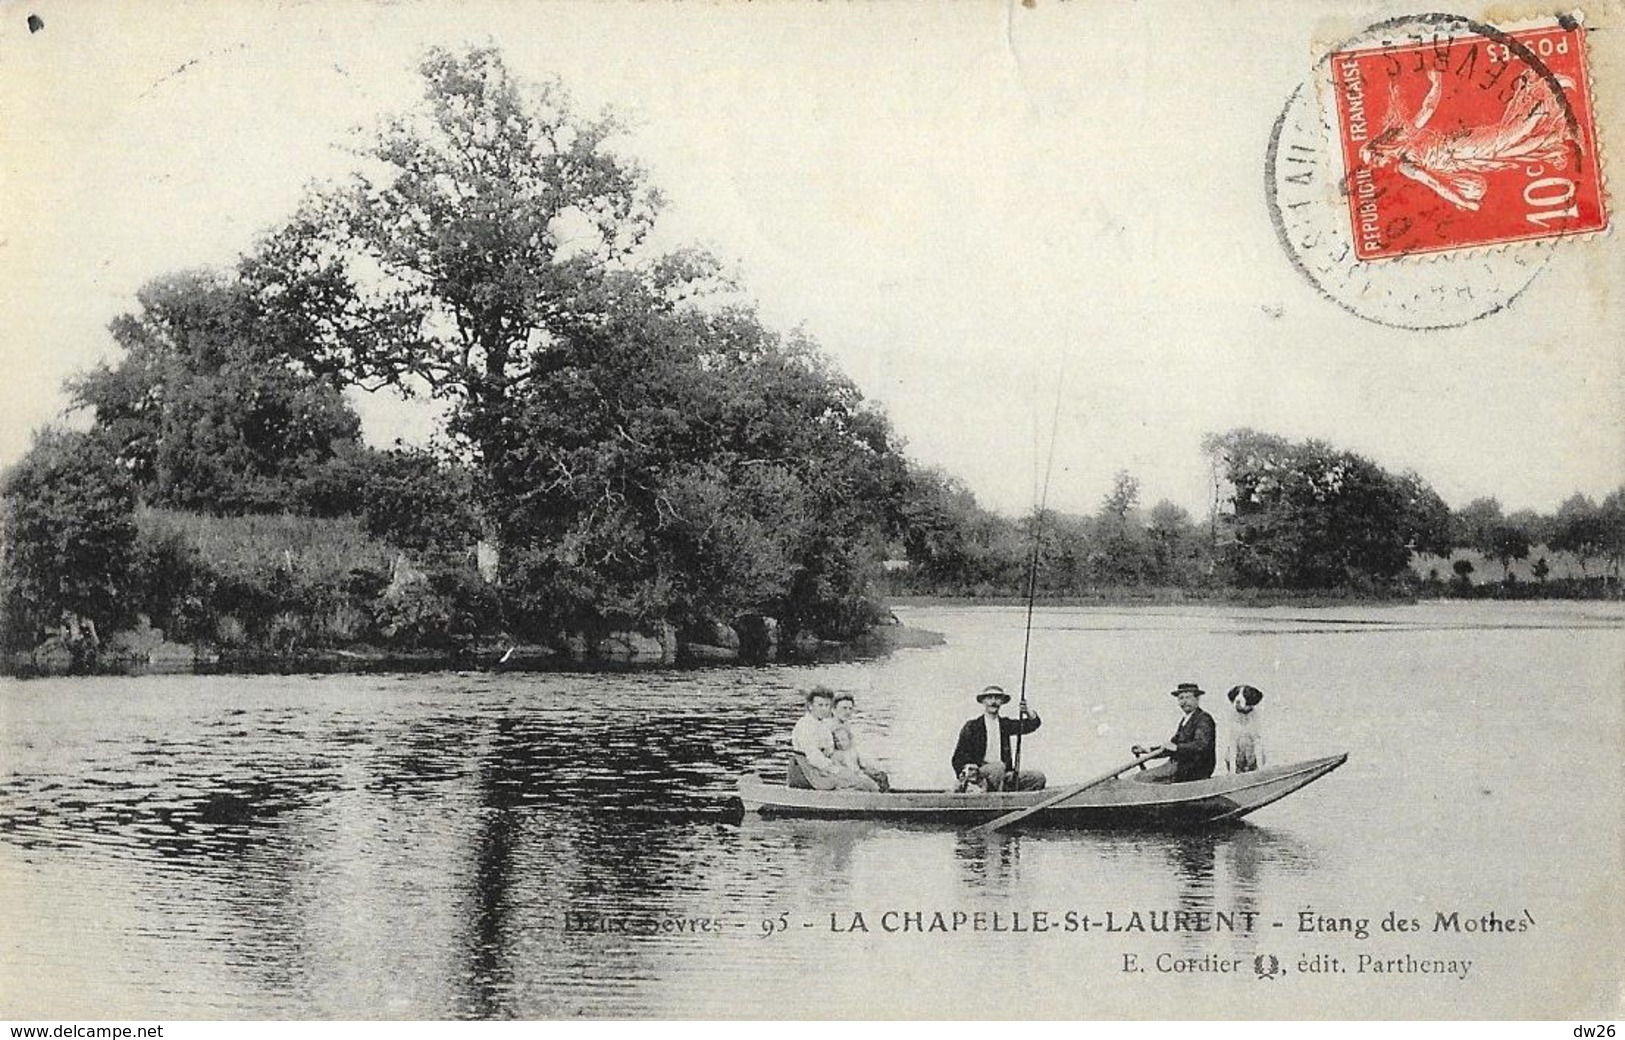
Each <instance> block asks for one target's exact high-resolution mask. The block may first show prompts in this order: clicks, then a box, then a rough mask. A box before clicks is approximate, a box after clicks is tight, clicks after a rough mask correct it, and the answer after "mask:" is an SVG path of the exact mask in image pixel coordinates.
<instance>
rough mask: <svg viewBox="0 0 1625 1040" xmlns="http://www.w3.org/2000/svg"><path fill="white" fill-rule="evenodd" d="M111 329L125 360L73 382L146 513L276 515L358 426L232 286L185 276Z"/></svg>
mask: <svg viewBox="0 0 1625 1040" xmlns="http://www.w3.org/2000/svg"><path fill="white" fill-rule="evenodd" d="M137 301H138V303H139V304H140V306H139V309H138V310H137V311H136V312H135V313H131V314H125V315H122V316H120V317H119V318H116V319H115V320H114V321H113V323H112V325H111V327H110V329H111V332H112V334H113V338H114V340H115V341H116V342H117V343H118V345H119V346H120V347H122V348H123V350H124V353H123V354H122V356H121V357H120V358H119V360H118V362H117V363H116V364H113V365H107V364H103V365H101V366H99V367H97V368H95V369H93V370H92V371H91V372H89V373H87V374H86V375H84V376H81V377H79V378H78V379H76V380H74V381H73V382H72V383H71V384H70V390H71V392H72V394H73V397H74V400H75V402H76V403H77V404H78V405H79V406H80V407H86V408H89V409H91V410H92V411H93V412H94V413H95V419H96V425H97V428H98V430H99V431H101V432H102V433H103V434H104V435H105V436H106V437H107V439H108V440H109V441H110V442H111V444H112V446H113V450H114V452H115V453H116V456H117V458H118V460H119V461H120V463H122V464H123V466H124V467H125V468H126V469H127V470H128V471H129V473H130V475H131V477H132V478H133V479H134V481H135V484H136V487H137V488H138V489H139V490H140V491H141V493H142V494H143V496H144V497H145V498H146V499H147V501H149V502H150V503H152V504H154V505H163V506H171V507H175V508H180V509H192V510H198V511H203V512H214V513H248V512H281V511H283V510H286V509H289V508H290V506H292V505H294V504H296V499H297V498H298V493H297V492H298V489H299V487H300V486H301V485H302V484H303V483H304V482H306V481H307V480H310V479H312V478H313V476H314V474H315V473H316V471H317V470H319V469H320V468H321V467H322V466H324V465H326V464H327V463H328V462H329V461H330V460H331V459H332V458H333V457H334V456H335V454H337V453H338V452H341V451H344V450H353V449H355V448H356V447H357V446H358V445H359V436H360V429H361V423H360V419H359V418H358V417H357V416H356V414H355V412H354V411H353V410H352V409H351V408H350V406H349V405H348V403H346V402H345V400H344V397H343V394H342V393H341V392H340V390H339V389H338V387H337V386H336V385H334V384H333V383H332V382H330V381H329V380H327V379H324V378H322V377H320V376H318V375H316V374H314V373H312V372H311V371H309V370H308V369H307V368H305V367H304V366H303V365H301V364H300V363H299V362H298V360H297V359H296V357H294V356H290V354H289V353H288V352H287V351H286V349H285V348H286V345H285V344H282V343H277V342H275V341H274V340H273V339H272V338H271V337H268V336H266V335H265V334H264V332H263V324H262V318H263V315H262V313H261V311H260V309H259V308H258V306H257V304H256V303H255V301H254V300H253V298H252V296H251V294H250V293H249V291H248V289H247V287H245V286H244V285H243V284H242V283H241V282H240V281H238V280H237V279H235V278H233V277H231V276H229V275H226V274H217V273H208V272H186V273H182V274H177V275H171V276H168V277H164V278H159V279H156V280H154V281H152V282H150V283H148V284H147V285H146V286H145V287H143V288H142V289H141V290H140V292H139V293H138V294H137Z"/></svg>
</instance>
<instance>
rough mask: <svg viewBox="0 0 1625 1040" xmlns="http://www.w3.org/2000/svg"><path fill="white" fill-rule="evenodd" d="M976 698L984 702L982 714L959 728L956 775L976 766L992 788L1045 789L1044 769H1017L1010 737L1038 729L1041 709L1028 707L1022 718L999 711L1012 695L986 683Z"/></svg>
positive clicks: (998, 789)
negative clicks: (1012, 762)
mask: <svg viewBox="0 0 1625 1040" xmlns="http://www.w3.org/2000/svg"><path fill="white" fill-rule="evenodd" d="M976 700H977V701H978V702H979V703H980V704H981V705H982V714H981V715H979V716H977V717H976V718H974V719H971V720H970V721H969V722H967V723H965V724H964V725H963V726H961V727H960V728H959V742H958V743H957V744H955V745H954V758H953V762H954V775H955V776H964V775H965V770H966V768H967V767H972V766H974V767H975V768H976V770H977V772H978V773H979V774H980V779H981V781H982V783H984V784H986V785H987V789H988V790H989V791H1006V790H1011V791H1039V790H1042V789H1043V787H1044V784H1045V782H1046V781H1045V778H1044V774H1043V773H1040V772H1039V771H1038V770H1036V769H1023V770H1022V771H1021V772H1019V773H1018V772H1016V770H1015V767H1014V766H1013V765H1011V761H1010V738H1011V737H1013V736H1015V735H1016V734H1017V733H1023V734H1025V733H1031V732H1032V731H1033V730H1035V729H1037V728H1038V727H1039V725H1040V720H1039V718H1038V713H1037V712H1035V711H1025V712H1023V714H1022V716H1021V718H1019V719H1007V718H1005V717H1004V716H1002V715H1000V714H999V709H1000V708H1002V707H1004V706H1005V705H1006V704H1008V703H1010V695H1009V694H1008V693H1005V692H1004V689H1003V688H1002V687H999V686H989V687H987V688H986V689H984V690H983V691H982V692H981V693H979V694H977V695H976Z"/></svg>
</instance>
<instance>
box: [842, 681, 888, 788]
mask: <svg viewBox="0 0 1625 1040" xmlns="http://www.w3.org/2000/svg"><path fill="white" fill-rule="evenodd" d="M857 709H858V701H857V698H856V697H853V696H852V695H851V694H850V693H837V694H836V695H835V708H834V711H835V727H834V729H833V730H832V734H833V736H834V737H835V754H833V755H831V756H830V758H831V759H832V760H833V761H834V762H835V764H836V765H838V766H840V767H841V769H842V770H843V771H850V772H852V773H856V774H858V775H860V776H865V777H868V778H869V779H870V780H873V781H874V783H875V786H876V787H877V788H879V789H880V790H882V791H890V790H891V778H890V777H889V776H887V775H886V771H885V770H883V769H881V768H879V766H878V765H877V764H876V763H875V762H874V761H873V760H872V759H870V758H869V757H868V756H867V755H866V754H865V753H864V750H863V744H862V742H861V741H859V740H858V735H857V733H856V731H854V730H853V728H852V716H853V715H854V714H855V713H856V712H857Z"/></svg>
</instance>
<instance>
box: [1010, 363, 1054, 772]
mask: <svg viewBox="0 0 1625 1040" xmlns="http://www.w3.org/2000/svg"><path fill="white" fill-rule="evenodd" d="M1063 375H1065V368H1064V366H1063V368H1062V370H1061V371H1060V372H1058V373H1056V376H1055V414H1054V415H1052V416H1050V423H1049V459H1048V460H1047V461H1045V463H1044V488H1043V492H1042V493H1041V495H1040V497H1039V500H1038V511H1037V512H1036V513H1034V514H1033V551H1032V557H1031V559H1030V560H1029V561H1028V564H1027V631H1026V634H1025V635H1023V636H1022V641H1021V696H1020V698H1019V699H1018V700H1017V702H1016V717H1017V718H1018V719H1025V718H1026V717H1027V661H1028V659H1029V658H1030V657H1031V656H1032V646H1033V601H1034V600H1036V599H1037V598H1038V548H1039V543H1040V539H1041V537H1042V532H1043V529H1044V513H1045V510H1046V508H1047V507H1048V505H1049V478H1050V474H1052V473H1054V472H1055V435H1056V432H1057V431H1058V429H1059V428H1060V425H1061V385H1062V376H1063ZM1033 447H1034V448H1035V449H1036V448H1037V447H1038V446H1037V445H1036V444H1035V445H1033ZM1035 454H1036V452H1035ZM1035 461H1036V460H1035ZM1021 737H1022V732H1021V729H1020V728H1019V727H1018V728H1017V729H1016V749H1015V755H1014V756H1013V757H1014V761H1013V762H1012V763H1011V767H1012V768H1013V769H1014V770H1015V773H1016V776H1017V777H1018V778H1019V777H1020V776H1021Z"/></svg>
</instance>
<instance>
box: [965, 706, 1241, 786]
mask: <svg viewBox="0 0 1625 1040" xmlns="http://www.w3.org/2000/svg"><path fill="white" fill-rule="evenodd" d="M984 717H985V716H983V715H978V716H976V717H975V718H974V719H971V720H970V721H969V722H967V723H965V724H964V725H963V726H961V727H959V743H957V744H955V745H954V775H955V776H958V775H959V773H960V771H961V770H962V769H964V768H965V767H966V766H967V765H970V764H972V763H975V764H976V765H981V764H982V763H983V762H986V761H987V723H985V722H983V721H982V719H983V718H984ZM1208 721H1209V722H1210V723H1211V722H1212V720H1211V719H1210V720H1208ZM1041 722H1042V720H1041V719H1039V717H1038V714H1037V713H1036V712H1029V713H1028V714H1027V717H1026V718H1024V719H1007V718H1005V717H1004V716H1003V715H1000V716H999V757H1000V758H1001V759H1003V760H1004V768H1006V769H1014V768H1015V766H1014V765H1013V764H1012V760H1011V757H1010V738H1011V737H1013V736H1015V735H1016V734H1017V733H1031V732H1032V731H1033V730H1035V729H1037V728H1038V727H1039V724H1040V723H1041ZM1211 743H1212V741H1211V740H1210V741H1209V744H1210V745H1211ZM1209 754H1210V755H1211V754H1212V752H1211V751H1210V752H1209ZM1212 771H1213V769H1212V767H1211V766H1209V767H1208V772H1212Z"/></svg>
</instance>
